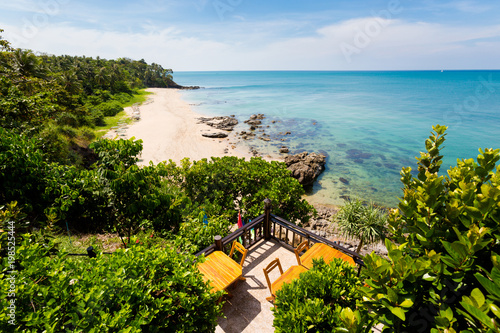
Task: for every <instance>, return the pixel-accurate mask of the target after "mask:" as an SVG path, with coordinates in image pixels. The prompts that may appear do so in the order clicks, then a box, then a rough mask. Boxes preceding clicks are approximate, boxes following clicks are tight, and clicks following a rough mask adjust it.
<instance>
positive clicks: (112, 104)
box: [98, 101, 123, 117]
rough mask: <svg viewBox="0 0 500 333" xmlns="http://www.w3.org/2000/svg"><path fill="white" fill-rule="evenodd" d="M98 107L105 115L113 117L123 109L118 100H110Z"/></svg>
mask: <svg viewBox="0 0 500 333" xmlns="http://www.w3.org/2000/svg"><path fill="white" fill-rule="evenodd" d="M98 109H99V110H100V111H101V112H102V114H103V115H104V116H105V117H113V116H115V115H117V114H118V113H119V112H121V111H123V107H122V105H121V104H120V102H118V101H109V102H105V103H102V104H99V105H98Z"/></svg>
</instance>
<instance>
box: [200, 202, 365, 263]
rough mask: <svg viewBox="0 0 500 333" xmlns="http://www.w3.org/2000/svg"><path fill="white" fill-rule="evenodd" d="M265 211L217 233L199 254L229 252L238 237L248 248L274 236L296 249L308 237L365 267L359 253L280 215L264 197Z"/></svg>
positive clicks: (282, 243)
mask: <svg viewBox="0 0 500 333" xmlns="http://www.w3.org/2000/svg"><path fill="white" fill-rule="evenodd" d="M264 210H265V213H264V214H262V215H260V216H258V217H257V218H255V219H253V220H252V222H251V223H248V224H246V225H244V226H243V227H241V228H239V229H238V230H236V231H234V232H233V233H231V234H229V235H227V236H226V237H224V238H221V236H215V243H214V244H212V245H210V246H209V247H207V248H206V249H203V250H201V251H200V252H198V253H196V256H200V255H202V254H205V255H209V254H210V253H212V252H214V251H224V252H226V253H229V249H230V248H231V245H232V243H233V241H235V240H238V241H239V242H240V243H241V244H242V245H243V246H244V247H245V248H247V249H249V248H251V247H252V246H253V245H254V244H256V243H257V242H259V241H260V240H262V239H265V240H270V239H274V240H276V241H278V242H279V243H280V244H281V245H283V246H284V247H286V248H288V249H290V250H292V251H293V249H294V248H295V247H297V246H298V245H299V244H300V243H301V242H302V241H303V240H305V239H306V240H308V241H309V242H310V243H324V244H327V245H329V246H331V247H333V248H335V249H337V250H339V251H341V252H344V253H345V254H347V255H349V256H351V257H352V258H353V259H354V262H356V264H358V265H359V266H360V268H361V266H364V263H363V260H362V259H361V257H360V256H359V254H357V253H356V252H353V251H351V250H349V249H346V248H345V247H343V246H340V245H339V244H337V243H335V242H332V241H329V240H328V239H326V238H323V237H320V236H318V235H316V234H314V233H312V232H311V231H309V230H306V229H303V228H301V227H299V226H297V225H295V224H293V223H292V222H290V221H287V220H285V219H283V218H281V217H279V216H276V215H274V214H271V201H270V200H269V199H266V200H264Z"/></svg>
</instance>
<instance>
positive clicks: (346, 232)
mask: <svg viewBox="0 0 500 333" xmlns="http://www.w3.org/2000/svg"><path fill="white" fill-rule="evenodd" d="M335 222H337V225H338V227H339V229H340V232H341V234H342V235H343V236H344V237H348V238H352V239H357V240H359V245H358V248H357V249H356V252H357V253H359V252H360V251H361V248H362V247H363V245H367V244H373V243H376V242H378V241H383V240H384V239H385V231H386V229H387V227H386V224H387V214H386V213H385V212H384V211H383V210H381V209H380V208H378V207H376V206H374V205H373V204H370V205H364V204H363V203H362V202H361V201H360V200H358V199H355V200H348V201H346V203H345V205H344V206H343V207H342V208H340V211H339V212H338V213H337V215H336V216H335Z"/></svg>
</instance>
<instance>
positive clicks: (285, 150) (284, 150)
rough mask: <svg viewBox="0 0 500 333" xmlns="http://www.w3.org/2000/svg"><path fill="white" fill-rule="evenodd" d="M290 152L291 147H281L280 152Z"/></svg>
mask: <svg viewBox="0 0 500 333" xmlns="http://www.w3.org/2000/svg"><path fill="white" fill-rule="evenodd" d="M288 152H289V149H288V148H287V147H285V146H283V147H281V148H280V153H281V154H286V153H288Z"/></svg>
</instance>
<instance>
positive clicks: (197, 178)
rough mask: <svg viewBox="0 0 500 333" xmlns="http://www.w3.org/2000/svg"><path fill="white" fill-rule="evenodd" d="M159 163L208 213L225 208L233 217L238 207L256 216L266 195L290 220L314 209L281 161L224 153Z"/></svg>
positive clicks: (302, 218) (275, 209)
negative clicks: (218, 155) (199, 158)
mask: <svg viewBox="0 0 500 333" xmlns="http://www.w3.org/2000/svg"><path fill="white" fill-rule="evenodd" d="M158 167H159V168H160V170H161V172H162V174H163V175H164V176H165V177H167V178H169V179H170V181H172V182H173V183H174V184H175V185H177V186H180V187H181V188H182V189H183V190H184V191H185V193H186V195H187V196H188V197H189V198H190V199H191V201H192V202H193V203H196V204H198V205H199V206H203V207H205V209H206V210H207V214H209V215H218V214H219V212H221V211H224V212H227V213H228V214H229V217H230V218H231V220H233V221H236V218H237V214H238V210H241V211H242V213H243V214H245V215H246V216H258V215H260V214H262V201H263V200H264V199H265V198H269V199H271V201H272V202H273V213H274V214H276V215H280V216H282V217H284V218H286V219H288V220H290V221H298V222H306V221H307V220H308V219H309V214H310V213H312V212H313V211H314V208H313V207H312V206H311V205H309V204H308V203H307V202H306V201H305V200H304V199H302V195H303V194H304V189H303V187H302V185H300V183H299V182H298V181H297V180H296V179H294V178H293V177H291V176H290V171H289V170H287V168H286V165H285V164H284V163H282V162H276V161H272V162H266V161H265V160H263V159H262V158H255V157H254V158H251V159H250V160H249V161H246V160H245V159H244V158H237V157H234V156H225V157H222V158H219V157H212V158H211V159H210V160H207V159H202V160H200V161H194V162H191V161H190V160H189V159H184V160H183V161H182V163H181V166H179V167H177V166H176V165H175V163H170V164H164V163H163V164H159V165H158Z"/></svg>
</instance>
